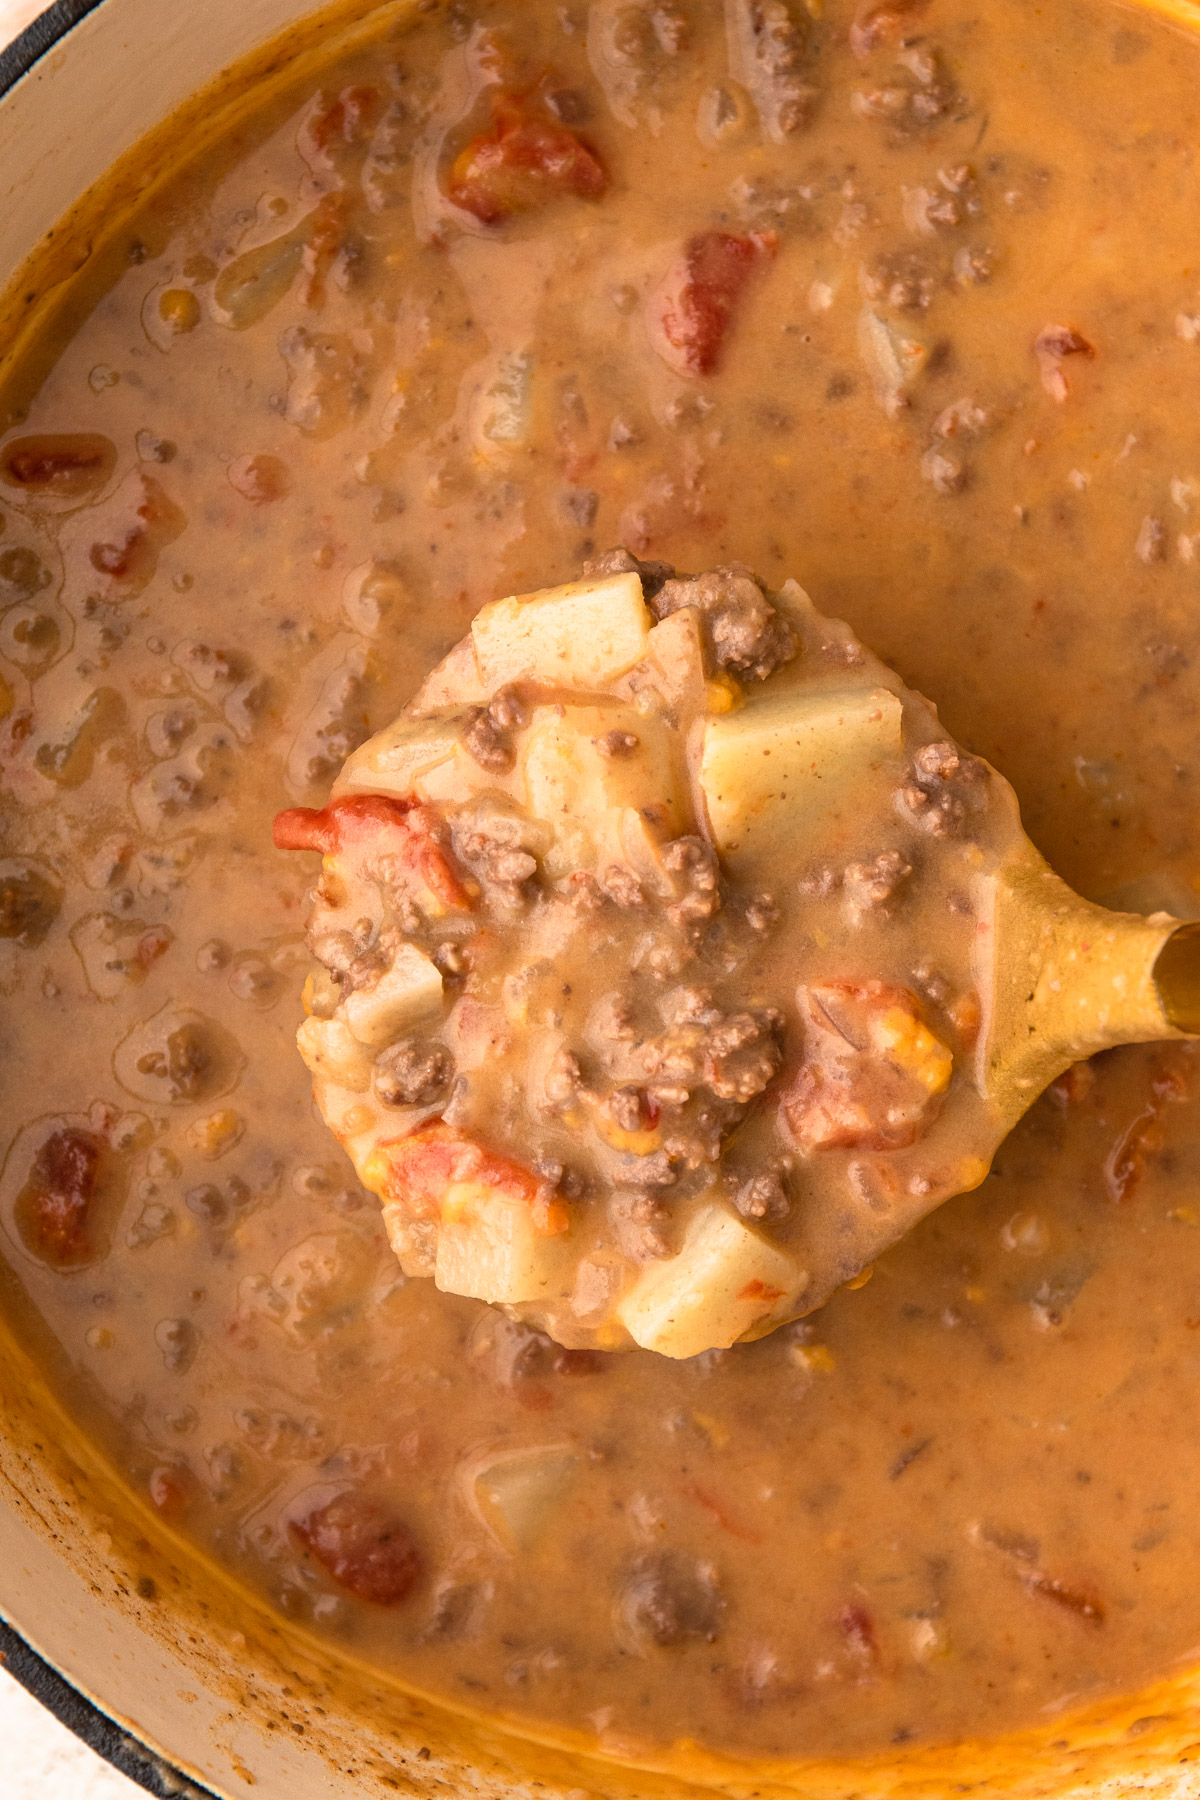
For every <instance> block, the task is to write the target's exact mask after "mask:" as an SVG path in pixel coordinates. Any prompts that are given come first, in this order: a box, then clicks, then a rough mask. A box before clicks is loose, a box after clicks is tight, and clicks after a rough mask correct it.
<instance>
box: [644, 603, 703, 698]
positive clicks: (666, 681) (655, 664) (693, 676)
mask: <svg viewBox="0 0 1200 1800" xmlns="http://www.w3.org/2000/svg"><path fill="white" fill-rule="evenodd" d="M646 649H647V651H648V652H649V660H650V665H651V667H652V668H653V669H654V671H655V672H656V674H657V675H658V676H659V677H660V678H661V687H662V693H663V699H664V700H665V701H666V702H667V704H668V705H669V706H680V707H689V708H695V710H696V711H697V712H704V711H706V710H707V708H706V706H705V689H706V687H707V671H706V669H705V666H704V662H705V658H704V628H703V625H702V623H701V615H700V612H699V610H698V609H697V608H696V607H694V606H681V607H680V609H679V611H678V612H674V613H671V614H670V615H669V616H668V617H667V618H665V619H663V620H662V622H661V623H660V624H658V625H656V626H655V627H654V629H653V631H651V633H650V636H649V638H648V639H647V640H646ZM634 679H635V680H636V679H637V678H636V676H635V677H634Z"/></svg>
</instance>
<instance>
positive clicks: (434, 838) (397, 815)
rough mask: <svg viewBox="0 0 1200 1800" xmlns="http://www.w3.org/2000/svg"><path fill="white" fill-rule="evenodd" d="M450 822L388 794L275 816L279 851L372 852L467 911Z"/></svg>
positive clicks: (468, 900)
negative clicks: (402, 867) (447, 827)
mask: <svg viewBox="0 0 1200 1800" xmlns="http://www.w3.org/2000/svg"><path fill="white" fill-rule="evenodd" d="M445 836H446V831H445V824H444V822H443V820H442V819H441V818H440V817H439V815H438V814H437V813H436V812H435V811H434V810H433V808H432V807H430V806H420V805H418V804H417V802H415V801H413V800H395V799H392V798H391V797H390V796H388V795H386V794H352V795H350V796H349V797H348V798H347V799H345V800H331V801H330V802H329V805H328V806H325V807H322V808H321V809H320V811H317V810H316V809H315V808H314V807H311V806H292V807H289V808H288V809H287V811H286V812H281V813H277V814H276V817H275V828H274V840H275V847H276V849H277V850H320V851H321V853H322V855H325V856H332V855H335V854H337V853H338V852H342V853H343V854H344V853H346V852H351V853H353V852H355V851H358V852H362V851H364V850H368V849H369V850H371V851H372V852H375V853H378V854H380V855H394V856H398V857H399V858H400V859H401V861H402V862H404V863H406V864H407V865H408V867H409V868H410V869H411V870H412V871H413V873H414V874H416V875H418V876H419V877H420V879H421V880H422V881H424V883H425V885H426V886H427V887H428V888H429V890H430V892H431V893H432V894H433V895H434V896H435V897H436V898H437V900H439V901H440V902H441V904H442V905H443V906H446V907H449V908H451V909H452V910H455V911H460V912H467V911H469V910H470V907H471V896H470V894H469V893H468V891H467V888H466V887H465V885H464V884H463V882H462V881H461V880H460V879H459V876H458V874H457V872H456V870H455V867H454V861H453V853H452V852H451V850H450V847H449V844H448V843H447V842H445V841H444V840H445Z"/></svg>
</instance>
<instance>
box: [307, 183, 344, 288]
mask: <svg viewBox="0 0 1200 1800" xmlns="http://www.w3.org/2000/svg"><path fill="white" fill-rule="evenodd" d="M345 241H346V197H345V195H344V194H326V195H325V197H324V199H323V200H321V202H320V203H319V205H318V206H317V208H316V210H315V211H314V213H313V216H312V227H311V230H310V232H309V237H308V242H307V243H306V244H305V246H304V250H303V253H302V256H301V269H302V271H303V280H302V282H301V285H300V299H301V301H302V303H303V304H304V305H305V306H323V305H324V304H325V280H326V277H327V276H328V274H329V271H330V269H331V268H332V267H333V262H334V258H335V257H336V256H337V254H338V251H339V250H340V249H341V248H342V246H343V244H344V243H345Z"/></svg>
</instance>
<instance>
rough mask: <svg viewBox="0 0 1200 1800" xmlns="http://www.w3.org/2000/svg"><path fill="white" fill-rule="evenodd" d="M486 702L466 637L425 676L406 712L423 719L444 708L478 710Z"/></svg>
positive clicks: (473, 650)
mask: <svg viewBox="0 0 1200 1800" xmlns="http://www.w3.org/2000/svg"><path fill="white" fill-rule="evenodd" d="M490 698H491V695H490V694H489V692H488V690H487V689H486V688H485V687H484V685H483V680H482V678H481V676H480V673H479V664H478V662H477V661H476V659H475V645H474V643H473V642H472V640H471V639H470V637H465V638H460V640H459V642H458V643H457V644H455V646H454V648H453V650H450V651H448V652H447V654H446V655H445V656H444V657H443V658H442V660H441V662H440V663H439V664H438V666H437V668H436V669H434V670H432V671H431V672H430V674H429V675H427V676H426V678H425V680H424V682H423V683H422V684H421V686H420V687H419V688H418V689H417V692H416V693H415V694H414V695H413V698H412V699H411V700H410V702H409V705H408V710H409V712H410V713H411V714H412V716H413V718H414V719H426V718H430V717H432V716H433V715H434V714H435V713H439V712H444V711H445V710H446V708H447V707H451V706H480V705H482V704H483V703H484V702H485V701H487V700H489V699H490Z"/></svg>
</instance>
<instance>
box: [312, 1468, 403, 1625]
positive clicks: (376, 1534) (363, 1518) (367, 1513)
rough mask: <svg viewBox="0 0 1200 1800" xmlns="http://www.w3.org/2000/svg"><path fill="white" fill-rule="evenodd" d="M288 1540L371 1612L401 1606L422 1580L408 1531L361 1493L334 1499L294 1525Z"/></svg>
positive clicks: (401, 1521)
mask: <svg viewBox="0 0 1200 1800" xmlns="http://www.w3.org/2000/svg"><path fill="white" fill-rule="evenodd" d="M291 1534H292V1537H293V1538H294V1539H295V1541H296V1543H297V1544H299V1545H300V1546H301V1547H302V1548H303V1549H305V1550H307V1551H308V1552H309V1554H310V1555H312V1556H314V1557H315V1558H316V1560H317V1561H318V1562H319V1563H320V1564H321V1566H322V1568H323V1569H324V1570H325V1571H326V1573H327V1574H329V1575H331V1576H332V1577H333V1579H334V1581H336V1582H337V1584H338V1586H339V1587H344V1588H345V1589H346V1590H347V1591H348V1592H349V1593H351V1594H353V1595H354V1596H355V1597H356V1598H357V1599H359V1600H366V1601H369V1602H370V1604H371V1605H373V1606H397V1605H399V1603H400V1601H401V1600H407V1598H408V1596H409V1595H410V1594H411V1593H412V1591H413V1589H414V1588H415V1587H416V1585H417V1583H418V1582H419V1581H420V1579H421V1574H422V1564H421V1555H420V1552H419V1550H418V1549H417V1546H416V1542H415V1540H414V1538H413V1535H412V1532H411V1531H410V1530H409V1528H408V1526H407V1525H406V1524H405V1523H404V1521H403V1520H402V1519H400V1518H397V1517H396V1515H395V1514H394V1513H392V1512H391V1511H389V1509H388V1508H387V1507H385V1506H384V1505H383V1504H382V1503H381V1502H379V1501H377V1500H371V1499H369V1498H368V1497H367V1496H365V1495H363V1494H361V1493H346V1494H338V1495H337V1496H336V1498H334V1499H333V1500H330V1501H328V1502H327V1503H326V1505H324V1506H322V1507H319V1508H318V1509H317V1510H316V1511H315V1512H311V1513H309V1515H308V1517H307V1518H306V1519H298V1520H293V1522H292V1525H291Z"/></svg>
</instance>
